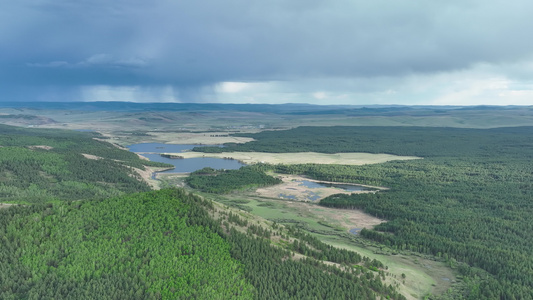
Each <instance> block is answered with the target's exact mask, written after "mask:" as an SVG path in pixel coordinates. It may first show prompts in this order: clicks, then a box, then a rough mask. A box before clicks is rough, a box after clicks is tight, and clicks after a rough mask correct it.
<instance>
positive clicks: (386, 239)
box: [229, 127, 533, 299]
mask: <svg viewBox="0 0 533 300" xmlns="http://www.w3.org/2000/svg"><path fill="white" fill-rule="evenodd" d="M276 135H279V136H280V139H279V140H276V138H275V136H276ZM249 136H251V137H253V138H254V139H256V141H254V142H250V143H249V144H250V145H247V144H244V145H229V148H231V149H235V150H238V151H248V150H249V151H252V150H253V151H266V152H268V151H274V150H275V151H278V149H279V150H280V151H293V152H297V151H316V152H326V153H331V152H335V149H338V151H354V152H371V153H390V154H398V155H416V156H420V157H423V159H420V160H411V161H397V162H387V163H383V164H375V165H364V166H343V165H315V164H308V165H277V166H266V165H258V166H257V168H258V169H261V170H263V171H267V170H268V171H275V172H278V173H288V174H302V175H306V176H309V177H311V178H315V179H319V180H326V181H337V182H351V183H360V184H369V185H374V186H383V187H388V188H389V190H387V191H380V192H378V193H375V194H353V195H333V196H330V197H329V198H326V199H323V200H322V201H321V202H320V205H324V206H328V207H336V208H345V209H353V208H359V209H363V210H364V211H365V212H367V213H369V214H372V215H374V216H377V217H379V218H384V219H386V220H388V222H386V223H383V224H381V225H379V226H377V227H376V228H375V230H363V231H362V232H361V234H362V236H364V237H366V238H369V239H373V240H375V241H377V242H380V243H382V244H384V245H387V246H390V247H392V248H394V249H397V250H399V251H403V250H406V251H415V252H420V253H427V254H431V255H435V256H437V257H440V258H442V259H443V260H445V261H447V262H448V263H449V265H450V266H453V267H458V268H460V271H461V272H462V274H463V275H464V276H465V281H466V282H467V283H468V288H467V289H466V290H464V291H462V293H461V294H460V295H459V294H453V295H448V296H449V297H451V298H461V297H465V298H468V299H532V298H533V289H532V288H531V287H532V286H533V240H532V239H531V238H530V234H531V232H532V230H533V227H532V223H531V222H530V216H531V215H533V202H532V201H531V200H532V199H533V160H532V156H533V152H532V151H531V149H533V128H531V127H516V128H497V129H483V130H480V129H457V128H455V129H454V128H417V127H316V128H313V127H300V128H296V129H293V130H288V131H279V132H262V133H259V134H255V135H249ZM350 136H351V138H349V137H350ZM276 141H277V142H276ZM334 141H339V142H338V143H334ZM276 147H277V148H276ZM337 147H338V148H337Z"/></svg>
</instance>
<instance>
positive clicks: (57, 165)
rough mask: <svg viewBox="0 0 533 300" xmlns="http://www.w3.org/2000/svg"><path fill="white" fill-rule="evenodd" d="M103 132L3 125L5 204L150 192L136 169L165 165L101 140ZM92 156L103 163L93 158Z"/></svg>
mask: <svg viewBox="0 0 533 300" xmlns="http://www.w3.org/2000/svg"><path fill="white" fill-rule="evenodd" d="M99 137H100V136H99V135H98V134H94V133H86V132H75V131H67V130H43V129H25V128H18V127H12V126H6V125H0V146H1V147H0V198H1V199H2V202H13V203H44V202H50V201H56V200H73V201H74V200H80V199H87V198H101V197H110V196H117V195H120V194H123V193H132V192H138V191H148V190H149V189H150V188H149V186H148V185H147V184H146V183H144V182H143V181H142V180H141V179H140V177H139V175H137V173H135V172H134V171H133V169H132V168H140V169H144V166H154V167H165V166H167V165H166V164H161V163H155V162H150V161H146V160H141V159H139V157H138V156H137V155H135V154H134V153H130V152H128V151H124V150H121V149H119V148H117V147H115V146H113V145H111V144H109V143H107V142H104V141H102V140H97V139H95V138H99ZM83 154H89V155H93V156H95V157H97V158H98V159H89V158H87V157H86V156H84V155H83Z"/></svg>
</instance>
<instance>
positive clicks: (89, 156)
mask: <svg viewBox="0 0 533 300" xmlns="http://www.w3.org/2000/svg"><path fill="white" fill-rule="evenodd" d="M81 155H83V157H85V158H87V159H92V160H99V159H102V158H101V157H100V156H96V155H92V154H86V153H82V154H81Z"/></svg>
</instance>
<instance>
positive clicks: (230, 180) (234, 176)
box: [186, 166, 281, 194]
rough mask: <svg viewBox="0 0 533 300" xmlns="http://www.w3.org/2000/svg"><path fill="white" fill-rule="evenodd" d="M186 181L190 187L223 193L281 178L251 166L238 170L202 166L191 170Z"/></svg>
mask: <svg viewBox="0 0 533 300" xmlns="http://www.w3.org/2000/svg"><path fill="white" fill-rule="evenodd" d="M186 182H187V184H188V185H190V186H191V187H193V188H195V189H198V190H201V191H203V192H207V193H215V194H224V193H228V192H230V191H234V190H240V189H245V188H246V189H250V188H257V187H264V186H270V185H275V184H279V183H281V179H278V178H274V177H272V176H269V175H267V174H265V173H264V172H263V171H260V170H257V169H256V168H251V167H246V166H245V167H241V168H240V169H238V170H214V169H212V168H209V167H207V168H203V169H200V170H198V171H194V172H192V173H191V174H190V175H189V177H187V179H186Z"/></svg>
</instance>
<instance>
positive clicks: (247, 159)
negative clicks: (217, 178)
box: [169, 152, 419, 165]
mask: <svg viewBox="0 0 533 300" xmlns="http://www.w3.org/2000/svg"><path fill="white" fill-rule="evenodd" d="M169 154H173V153H169ZM174 154H175V155H180V156H183V158H194V157H216V158H231V159H235V160H238V161H241V162H243V163H246V164H255V163H267V164H273V165H276V164H288V165H291V164H306V163H315V164H329V165H339V164H341V165H366V164H377V163H383V162H387V161H392V160H411V159H419V157H415V156H397V155H390V154H371V153H335V154H325V153H316V152H298V153H265V152H222V153H201V152H185V153H179V154H177V153H174Z"/></svg>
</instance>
